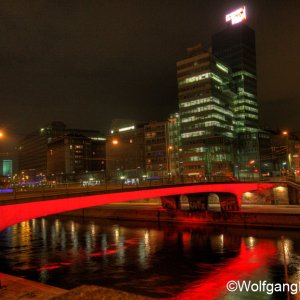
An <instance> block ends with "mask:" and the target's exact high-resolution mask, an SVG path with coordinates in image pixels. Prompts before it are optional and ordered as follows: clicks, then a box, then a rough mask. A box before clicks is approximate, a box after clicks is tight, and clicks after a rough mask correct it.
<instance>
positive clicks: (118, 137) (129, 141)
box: [106, 119, 146, 184]
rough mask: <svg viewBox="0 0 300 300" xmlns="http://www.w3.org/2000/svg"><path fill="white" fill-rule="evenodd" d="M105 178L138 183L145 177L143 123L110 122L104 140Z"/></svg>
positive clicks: (119, 120)
mask: <svg viewBox="0 0 300 300" xmlns="http://www.w3.org/2000/svg"><path fill="white" fill-rule="evenodd" d="M106 167H107V173H106V177H107V178H108V179H112V180H124V181H126V183H128V184H131V183H132V184H134V183H138V182H139V181H140V180H141V179H142V178H143V176H144V177H145V176H146V175H145V140H144V123H141V122H137V121H134V120H127V119H116V120H114V121H113V122H112V126H111V131H110V134H109V135H108V136H107V140H106Z"/></svg>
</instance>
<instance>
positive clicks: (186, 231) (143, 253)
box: [0, 218, 300, 299]
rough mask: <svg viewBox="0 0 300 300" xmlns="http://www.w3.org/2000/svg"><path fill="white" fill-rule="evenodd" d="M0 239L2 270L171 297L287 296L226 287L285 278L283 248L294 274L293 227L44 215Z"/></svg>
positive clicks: (298, 269) (299, 252)
mask: <svg viewBox="0 0 300 300" xmlns="http://www.w3.org/2000/svg"><path fill="white" fill-rule="evenodd" d="M282 234H284V239H283V243H282V241H281V235H282ZM282 245H283V246H284V247H282ZM0 247H1V253H0V271H1V272H5V273H10V274H14V275H17V276H22V277H25V278H28V279H32V280H36V281H41V282H44V283H48V284H51V285H55V286H60V287H63V288H73V287H75V286H79V285H82V284H96V285H101V286H108V287H112V288H117V289H122V290H127V291H131V292H136V293H138V294H143V295H148V296H152V297H167V298H168V297H172V298H174V299H285V294H276V295H273V296H272V295H271V296H270V295H267V294H264V295H262V294H250V295H249V293H235V294H229V293H228V292H227V290H226V283H227V282H228V281H229V280H253V281H258V280H267V281H268V282H276V283H277V282H278V283H283V282H285V277H284V268H283V261H284V259H283V253H285V255H286V261H287V264H288V273H289V279H288V280H289V282H290V283H298V281H299V280H300V237H299V236H298V235H297V233H296V232H286V233H283V232H280V234H279V233H276V232H274V231H267V230H251V231H250V230H243V229H237V228H230V229H226V228H222V229H218V228H213V227H200V226H198V227H191V226H172V225H168V226H167V225H164V226H163V227H158V225H156V224H140V223H128V222H127V223H117V224H116V223H114V222H104V221H99V220H93V221H88V220H86V221H85V220H81V219H80V220H78V219H59V218H42V219H37V220H31V221H27V222H23V223H21V224H16V225H14V226H12V227H10V228H8V229H6V230H5V231H3V232H1V233H0ZM292 299H299V297H297V296H294V298H292Z"/></svg>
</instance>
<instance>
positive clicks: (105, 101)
mask: <svg viewBox="0 0 300 300" xmlns="http://www.w3.org/2000/svg"><path fill="white" fill-rule="evenodd" d="M241 4H245V5H246V6H248V9H249V20H248V24H249V25H250V26H251V27H252V28H254V29H255V30H256V42H257V62H258V80H259V90H258V92H259V101H260V107H261V123H262V124H263V125H268V126H270V127H287V126H288V127H291V128H294V129H300V26H299V22H300V1H299V0H295V1H293V0H278V1H276V0H269V1H268V0H253V1H244V2H241V1H230V0H226V1H225V0H193V1H192V0H182V1H179V0H172V1H167V0H165V1H164V0H160V1H157V0H151V1H150V0H144V1H137V0H136V1H134V0H107V1H100V0H98V1H92V0H89V1H84V0H83V1H77V0H49V1H47V0H43V1H42V0H40V1H39V0H35V1H32V0H11V1H1V2H0V99H1V112H0V126H2V127H3V128H5V129H6V130H7V131H8V132H11V133H17V134H20V135H23V134H26V133H28V132H30V131H32V130H34V129H35V128H39V127H40V126H42V125H44V124H46V123H48V122H50V121H52V120H61V121H64V122H65V123H66V124H67V125H68V126H69V127H77V128H91V129H99V130H101V131H103V132H105V131H106V130H107V129H108V128H109V125H110V122H111V120H112V119H113V118H136V119H141V120H158V119H162V118H165V117H167V116H168V114H169V113H171V112H175V111H176V110H177V96H176V93H177V91H176V89H177V86H176V68H175V66H176V65H175V64H176V61H177V60H179V59H182V58H184V56H185V48H186V47H189V46H192V45H194V44H196V43H198V42H199V41H202V43H203V44H204V45H205V46H209V44H210V37H211V35H212V34H213V33H215V32H217V31H219V30H221V29H223V28H224V27H225V24H224V14H225V13H226V12H228V11H230V10H231V9H234V8H237V7H239V6H240V5H241Z"/></svg>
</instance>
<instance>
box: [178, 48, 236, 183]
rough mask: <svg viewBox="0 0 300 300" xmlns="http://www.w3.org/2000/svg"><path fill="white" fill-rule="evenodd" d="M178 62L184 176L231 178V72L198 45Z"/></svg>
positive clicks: (232, 129) (232, 135) (232, 134)
mask: <svg viewBox="0 0 300 300" xmlns="http://www.w3.org/2000/svg"><path fill="white" fill-rule="evenodd" d="M187 54H188V55H187V58H185V59H183V60H180V61H178V62H177V81H178V101H179V114H180V127H181V140H182V141H181V142H182V150H183V151H182V152H183V157H182V160H183V170H182V171H183V172H182V173H183V175H189V176H195V177H199V178H202V177H207V176H209V177H210V176H231V175H233V138H234V127H233V118H234V114H233V107H232V99H233V97H234V96H235V94H234V92H233V91H232V88H231V84H232V82H231V71H230V68H228V66H226V65H225V64H224V63H223V62H221V61H220V60H218V59H216V58H215V57H214V56H213V55H212V54H211V53H210V52H209V51H206V50H204V49H203V47H202V46H201V45H200V44H199V45H197V46H195V47H192V48H188V49H187Z"/></svg>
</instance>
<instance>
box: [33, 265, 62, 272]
mask: <svg viewBox="0 0 300 300" xmlns="http://www.w3.org/2000/svg"><path fill="white" fill-rule="evenodd" d="M61 267H62V265H52V266H45V267H42V268H39V269H37V271H51V270H55V269H59V268H61Z"/></svg>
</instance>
